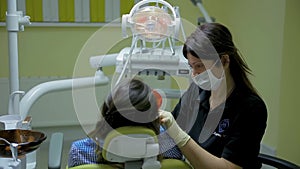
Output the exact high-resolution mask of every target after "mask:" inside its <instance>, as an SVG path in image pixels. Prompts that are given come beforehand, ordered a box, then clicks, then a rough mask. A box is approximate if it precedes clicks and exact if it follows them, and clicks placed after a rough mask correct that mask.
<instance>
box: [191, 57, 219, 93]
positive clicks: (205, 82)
mask: <svg viewBox="0 0 300 169" xmlns="http://www.w3.org/2000/svg"><path fill="white" fill-rule="evenodd" d="M216 63H217V61H216V62H215V63H214V64H213V65H212V67H211V68H210V69H206V71H204V72H202V73H200V74H198V75H196V76H192V79H193V81H194V83H196V84H197V85H198V86H199V87H200V88H201V89H203V90H216V89H217V88H218V87H219V86H220V84H221V82H222V80H223V79H224V70H223V72H222V75H221V78H217V77H216V76H215V75H214V74H213V73H212V71H211V69H212V68H213V67H214V66H215V64H216Z"/></svg>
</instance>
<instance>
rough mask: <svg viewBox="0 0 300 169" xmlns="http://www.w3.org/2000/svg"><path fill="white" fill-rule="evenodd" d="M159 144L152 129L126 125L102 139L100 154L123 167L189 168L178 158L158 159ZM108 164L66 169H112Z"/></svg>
mask: <svg viewBox="0 0 300 169" xmlns="http://www.w3.org/2000/svg"><path fill="white" fill-rule="evenodd" d="M158 155H159V144H158V140H157V137H156V134H155V133H154V131H153V130H151V129H148V128H145V127H137V126H128V127H120V128H118V129H116V130H113V131H111V132H110V133H109V134H108V135H107V137H106V138H105V140H104V145H103V151H102V156H103V158H104V159H106V160H107V161H110V162H112V163H122V164H124V168H125V169H191V168H192V167H191V166H190V165H189V164H187V163H186V162H184V161H182V160H178V159H162V160H161V161H159V160H158ZM113 168H115V167H113V166H111V165H109V164H87V165H80V166H76V167H72V168H68V167H67V169H113Z"/></svg>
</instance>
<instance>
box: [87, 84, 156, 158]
mask: <svg viewBox="0 0 300 169" xmlns="http://www.w3.org/2000/svg"><path fill="white" fill-rule="evenodd" d="M101 116H102V117H101V119H100V120H99V122H98V123H97V125H96V128H95V130H93V131H92V132H91V133H90V134H89V136H90V137H91V138H93V139H94V140H98V139H102V140H104V138H105V137H106V135H107V134H108V133H109V132H110V131H112V130H113V129H116V128H119V127H123V126H144V127H147V128H150V129H152V130H153V131H154V132H155V133H156V134H157V135H158V134H159V119H158V107H157V103H156V98H155V96H154V95H153V93H152V89H151V88H150V87H149V86H148V85H147V84H145V83H144V82H142V81H141V80H139V79H135V78H134V79H125V80H123V81H121V82H120V83H119V84H118V85H117V86H116V87H114V88H113V89H112V91H111V92H110V94H109V95H108V97H107V99H106V101H105V102H104V103H103V105H102V109H101ZM97 154H98V157H100V161H101V163H102V162H104V161H102V160H103V159H101V158H102V155H101V152H99V151H98V152H97Z"/></svg>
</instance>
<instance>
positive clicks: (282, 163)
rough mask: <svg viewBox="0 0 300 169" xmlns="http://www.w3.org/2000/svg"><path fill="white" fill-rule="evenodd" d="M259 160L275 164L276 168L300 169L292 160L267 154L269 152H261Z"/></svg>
mask: <svg viewBox="0 0 300 169" xmlns="http://www.w3.org/2000/svg"><path fill="white" fill-rule="evenodd" d="M258 160H259V161H260V162H261V163H262V164H266V165H269V166H273V167H275V168H278V169H300V167H299V166H298V165H296V164H294V163H292V162H290V161H287V160H284V159H281V158H278V157H274V156H271V155H267V154H262V153H260V154H259V155H258Z"/></svg>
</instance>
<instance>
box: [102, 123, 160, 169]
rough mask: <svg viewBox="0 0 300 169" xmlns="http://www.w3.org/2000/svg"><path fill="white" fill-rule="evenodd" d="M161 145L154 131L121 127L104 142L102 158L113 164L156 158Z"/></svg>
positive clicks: (134, 127) (143, 128)
mask: <svg viewBox="0 0 300 169" xmlns="http://www.w3.org/2000/svg"><path fill="white" fill-rule="evenodd" d="M158 154H159V145H158V140H157V137H156V134H155V132H154V131H153V130H151V129H149V128H146V127H141V126H128V127H120V128H117V129H115V130H113V131H111V132H110V133H109V134H108V135H107V136H106V138H105V140H104V145H103V151H102V156H103V158H104V159H106V160H108V161H111V162H119V163H124V162H127V161H137V160H140V159H144V158H149V157H156V156H157V155H158Z"/></svg>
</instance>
